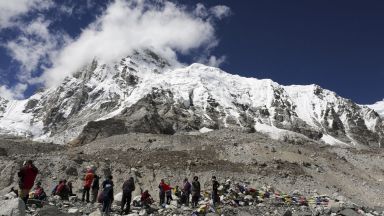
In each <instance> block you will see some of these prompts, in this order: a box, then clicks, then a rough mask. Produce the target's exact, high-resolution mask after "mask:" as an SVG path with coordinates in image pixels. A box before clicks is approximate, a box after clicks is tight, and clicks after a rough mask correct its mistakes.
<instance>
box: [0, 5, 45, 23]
mask: <svg viewBox="0 0 384 216" xmlns="http://www.w3.org/2000/svg"><path fill="white" fill-rule="evenodd" d="M52 4H53V3H52V1H51V0H1V1H0V29H3V28H6V27H10V26H13V25H14V22H15V19H16V18H17V17H18V16H20V15H22V14H25V13H27V12H29V11H31V10H44V9H48V8H49V7H51V6H52Z"/></svg>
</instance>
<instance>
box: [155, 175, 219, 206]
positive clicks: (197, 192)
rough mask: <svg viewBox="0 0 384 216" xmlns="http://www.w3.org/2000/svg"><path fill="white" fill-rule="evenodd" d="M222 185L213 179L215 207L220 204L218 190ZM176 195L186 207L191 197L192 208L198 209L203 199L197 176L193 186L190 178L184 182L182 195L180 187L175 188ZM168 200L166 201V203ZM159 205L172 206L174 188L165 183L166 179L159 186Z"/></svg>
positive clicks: (194, 178)
mask: <svg viewBox="0 0 384 216" xmlns="http://www.w3.org/2000/svg"><path fill="white" fill-rule="evenodd" d="M219 186H220V184H219V182H218V181H217V179H216V177H215V176H213V177H212V201H213V205H216V204H217V203H218V202H220V198H219V195H218V188H219ZM175 195H176V196H179V204H184V205H186V206H188V205H189V203H190V197H192V201H191V204H192V207H197V205H198V202H199V199H200V197H201V184H200V182H199V178H198V177H197V176H194V177H193V181H192V184H191V183H190V182H189V181H188V178H185V179H184V180H183V186H182V189H181V193H179V187H178V186H176V187H175ZM165 198H166V201H165ZM159 200H160V202H159V205H161V206H163V205H164V204H168V205H169V204H170V201H171V200H172V187H171V186H170V185H168V184H166V183H165V182H164V179H161V181H160V184H159Z"/></svg>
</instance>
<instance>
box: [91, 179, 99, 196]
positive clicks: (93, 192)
mask: <svg viewBox="0 0 384 216" xmlns="http://www.w3.org/2000/svg"><path fill="white" fill-rule="evenodd" d="M99 181H100V177H99V176H98V175H96V174H95V175H94V176H93V182H92V186H91V189H92V190H91V196H92V203H95V202H96V201H97V195H98V193H99V189H100V186H99V185H100V183H99Z"/></svg>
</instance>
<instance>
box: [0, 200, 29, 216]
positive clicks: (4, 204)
mask: <svg viewBox="0 0 384 216" xmlns="http://www.w3.org/2000/svg"><path fill="white" fill-rule="evenodd" d="M0 215H7V216H24V215H25V204H24V201H23V200H21V199H19V198H14V199H8V200H1V201H0Z"/></svg>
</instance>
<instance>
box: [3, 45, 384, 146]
mask: <svg viewBox="0 0 384 216" xmlns="http://www.w3.org/2000/svg"><path fill="white" fill-rule="evenodd" d="M224 127H243V128H247V129H249V130H250V131H253V130H256V131H260V132H263V133H267V134H269V135H270V136H272V137H274V138H277V139H289V138H290V137H292V136H296V137H302V138H306V139H312V140H318V141H324V142H326V143H329V144H343V145H369V146H380V145H381V143H383V142H384V138H383V137H384V123H383V120H382V118H381V117H380V116H379V115H378V114H377V113H376V112H375V111H373V110H372V109H370V108H368V107H367V106H360V105H357V104H355V103H354V102H352V101H351V100H348V99H345V98H342V97H340V96H338V95H337V94H335V93H334V92H331V91H328V90H325V89H322V88H321V87H319V86H317V85H308V86H282V85H279V84H278V83H275V82H273V81H272V80H268V79H263V80H259V79H255V78H245V77H240V76H237V75H232V74H229V73H226V72H224V71H222V70H220V69H218V68H214V67H208V66H205V65H202V64H192V65H190V66H187V67H181V68H177V69H174V67H172V66H171V65H170V64H169V63H168V61H167V60H166V59H164V58H162V57H160V56H158V55H156V54H155V53H153V52H151V51H148V50H147V51H142V52H135V53H134V54H132V55H130V56H128V57H126V58H123V59H122V60H121V61H120V62H117V63H114V64H103V63H101V62H99V61H97V60H94V61H93V62H92V63H91V64H89V65H88V66H87V67H85V68H83V69H82V70H80V71H79V72H77V73H75V74H74V75H73V76H71V77H67V78H66V79H65V80H64V81H63V83H62V84H61V85H60V86H59V87H57V88H51V89H46V90H42V91H40V92H38V93H36V94H35V95H33V96H32V97H30V98H29V99H27V100H22V101H7V100H4V99H0V133H2V134H14V135H22V136H27V137H31V138H33V139H35V140H43V141H50V142H54V143H67V142H69V141H75V142H80V143H87V142H90V141H92V140H94V139H97V138H102V137H106V136H111V135H114V134H122V133H128V132H146V133H165V134H174V133H179V132H189V131H199V130H201V131H207V130H211V129H220V128H224Z"/></svg>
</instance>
